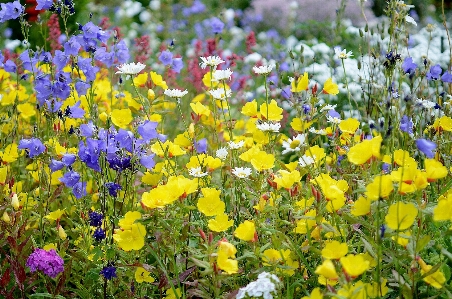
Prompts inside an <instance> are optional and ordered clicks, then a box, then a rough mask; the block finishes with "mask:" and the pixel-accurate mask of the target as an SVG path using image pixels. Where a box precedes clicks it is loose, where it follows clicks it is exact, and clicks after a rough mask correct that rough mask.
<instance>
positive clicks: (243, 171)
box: [232, 167, 251, 179]
mask: <svg viewBox="0 0 452 299" xmlns="http://www.w3.org/2000/svg"><path fill="white" fill-rule="evenodd" d="M232 174H234V175H235V176H236V177H238V178H241V179H246V178H247V177H249V176H250V175H251V168H249V167H235V168H234V169H233V170H232Z"/></svg>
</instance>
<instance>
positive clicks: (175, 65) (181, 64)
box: [171, 58, 184, 73]
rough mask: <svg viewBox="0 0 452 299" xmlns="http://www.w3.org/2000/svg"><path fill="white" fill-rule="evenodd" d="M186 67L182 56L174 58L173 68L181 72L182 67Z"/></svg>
mask: <svg viewBox="0 0 452 299" xmlns="http://www.w3.org/2000/svg"><path fill="white" fill-rule="evenodd" d="M183 67H184V62H183V61H182V58H174V59H173V62H172V63H171V68H172V69H173V71H175V72H176V73H180V71H181V69H182V68H183Z"/></svg>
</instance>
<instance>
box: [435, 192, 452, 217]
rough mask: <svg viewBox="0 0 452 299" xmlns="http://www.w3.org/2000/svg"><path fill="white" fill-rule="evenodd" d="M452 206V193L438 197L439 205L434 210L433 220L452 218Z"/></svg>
mask: <svg viewBox="0 0 452 299" xmlns="http://www.w3.org/2000/svg"><path fill="white" fill-rule="evenodd" d="M450 207H452V194H448V196H447V197H444V196H441V197H440V198H439V199H438V205H437V206H436V207H435V209H434V210H433V220H434V221H447V220H452V209H451V208H450Z"/></svg>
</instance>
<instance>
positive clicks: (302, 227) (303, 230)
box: [294, 209, 317, 234]
mask: <svg viewBox="0 0 452 299" xmlns="http://www.w3.org/2000/svg"><path fill="white" fill-rule="evenodd" d="M316 216H317V213H316V211H315V210H314V209H312V210H309V211H307V212H306V213H305V215H304V217H305V218H304V219H300V220H298V221H297V227H296V228H295V229H294V231H295V232H296V233H297V234H307V233H308V231H310V230H311V228H312V227H314V226H315V225H316V221H315V217H316Z"/></svg>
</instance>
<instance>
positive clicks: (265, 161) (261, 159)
mask: <svg viewBox="0 0 452 299" xmlns="http://www.w3.org/2000/svg"><path fill="white" fill-rule="evenodd" d="M250 162H251V165H253V167H254V169H256V170H257V171H262V170H267V169H271V168H273V167H274V166H275V164H274V163H275V156H273V155H272V154H267V153H266V152H265V151H260V152H258V153H257V154H256V155H255V156H254V157H252V158H251V161H250Z"/></svg>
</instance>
